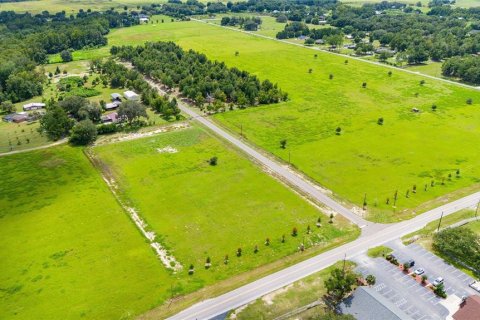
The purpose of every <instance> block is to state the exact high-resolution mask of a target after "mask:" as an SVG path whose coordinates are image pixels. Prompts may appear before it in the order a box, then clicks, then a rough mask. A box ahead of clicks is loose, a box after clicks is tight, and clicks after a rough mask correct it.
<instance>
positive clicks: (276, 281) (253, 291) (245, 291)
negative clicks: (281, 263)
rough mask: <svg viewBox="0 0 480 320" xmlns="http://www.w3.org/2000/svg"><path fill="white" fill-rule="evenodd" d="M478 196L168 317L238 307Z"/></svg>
mask: <svg viewBox="0 0 480 320" xmlns="http://www.w3.org/2000/svg"><path fill="white" fill-rule="evenodd" d="M479 200H480V192H476V193H474V194H471V195H469V196H467V197H464V198H461V199H459V200H456V201H453V202H450V203H447V204H445V205H443V206H440V207H438V208H435V209H433V210H430V211H427V212H425V213H423V214H421V215H419V216H417V217H415V218H413V219H410V220H407V221H403V222H400V223H396V224H392V225H390V226H388V227H386V228H384V229H382V230H380V231H378V232H376V233H374V234H371V235H367V236H363V237H360V238H358V239H357V240H355V241H353V242H350V243H347V244H345V245H343V246H341V247H338V248H335V249H333V250H330V251H328V252H325V253H322V254H319V255H317V256H315V257H313V258H310V259H308V260H305V261H303V262H300V263H298V264H296V265H293V266H290V267H288V268H285V269H283V270H281V271H278V272H275V273H273V274H271V275H268V276H266V277H264V278H261V279H259V280H256V281H254V282H251V283H249V284H247V285H245V286H242V287H240V288H237V289H235V290H233V291H230V292H228V293H225V294H223V295H220V296H218V297H216V298H213V299H208V300H204V301H202V302H200V303H198V304H195V305H193V306H192V307H190V308H188V309H186V310H184V311H182V312H180V313H178V314H176V315H174V316H172V317H170V318H169V319H171V320H174V319H175V320H176V319H179V320H180V319H182V320H189V319H211V318H213V317H214V316H216V315H219V314H222V313H225V312H227V311H229V310H232V309H235V308H238V307H240V306H242V305H244V304H246V303H248V302H250V301H253V300H255V299H258V298H260V297H262V296H264V295H265V294H267V293H270V292H272V291H275V290H277V289H280V288H282V287H284V286H286V285H288V284H291V283H293V282H295V281H297V280H300V279H302V278H304V277H306V276H309V275H311V274H313V273H315V272H318V271H320V270H322V269H325V268H327V267H329V266H331V265H332V264H334V263H335V262H337V261H339V260H342V259H343V258H344V256H345V257H346V258H347V259H351V258H353V257H355V256H357V255H358V254H360V253H362V252H364V251H365V250H366V249H368V248H369V247H374V246H378V245H381V244H384V243H386V242H389V241H392V240H394V239H398V238H400V237H402V236H404V235H406V234H409V233H411V232H413V231H415V230H418V229H421V228H422V227H423V226H424V225H425V224H427V223H429V222H431V221H434V220H437V219H439V218H440V215H441V214H442V212H443V213H444V216H447V215H449V214H451V213H453V212H456V211H458V210H460V209H463V208H471V207H474V206H475V205H476V204H477V203H478V201H479Z"/></svg>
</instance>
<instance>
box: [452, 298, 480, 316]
mask: <svg viewBox="0 0 480 320" xmlns="http://www.w3.org/2000/svg"><path fill="white" fill-rule="evenodd" d="M479 315H480V296H479V295H473V296H470V297H468V298H467V299H466V300H465V301H464V302H462V303H461V304H460V309H458V311H457V312H455V313H454V314H453V316H452V317H453V319H455V320H477V319H478V316H479Z"/></svg>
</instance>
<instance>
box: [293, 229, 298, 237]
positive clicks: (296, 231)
mask: <svg viewBox="0 0 480 320" xmlns="http://www.w3.org/2000/svg"><path fill="white" fill-rule="evenodd" d="M297 235H298V230H297V227H293V229H292V237H296V236H297Z"/></svg>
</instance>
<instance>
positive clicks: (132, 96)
mask: <svg viewBox="0 0 480 320" xmlns="http://www.w3.org/2000/svg"><path fill="white" fill-rule="evenodd" d="M123 96H124V97H125V99H127V100H130V101H138V100H139V99H140V96H139V95H138V94H136V93H135V92H133V91H130V90H128V91H125V92H124V93H123Z"/></svg>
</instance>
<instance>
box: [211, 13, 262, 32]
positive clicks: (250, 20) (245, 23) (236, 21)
mask: <svg viewBox="0 0 480 320" xmlns="http://www.w3.org/2000/svg"><path fill="white" fill-rule="evenodd" d="M261 24H262V18H260V17H236V16H232V17H223V18H222V20H221V21H220V25H222V26H231V27H236V26H239V27H240V28H241V29H244V30H247V31H256V30H257V29H258V27H259V26H260V25H261Z"/></svg>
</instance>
